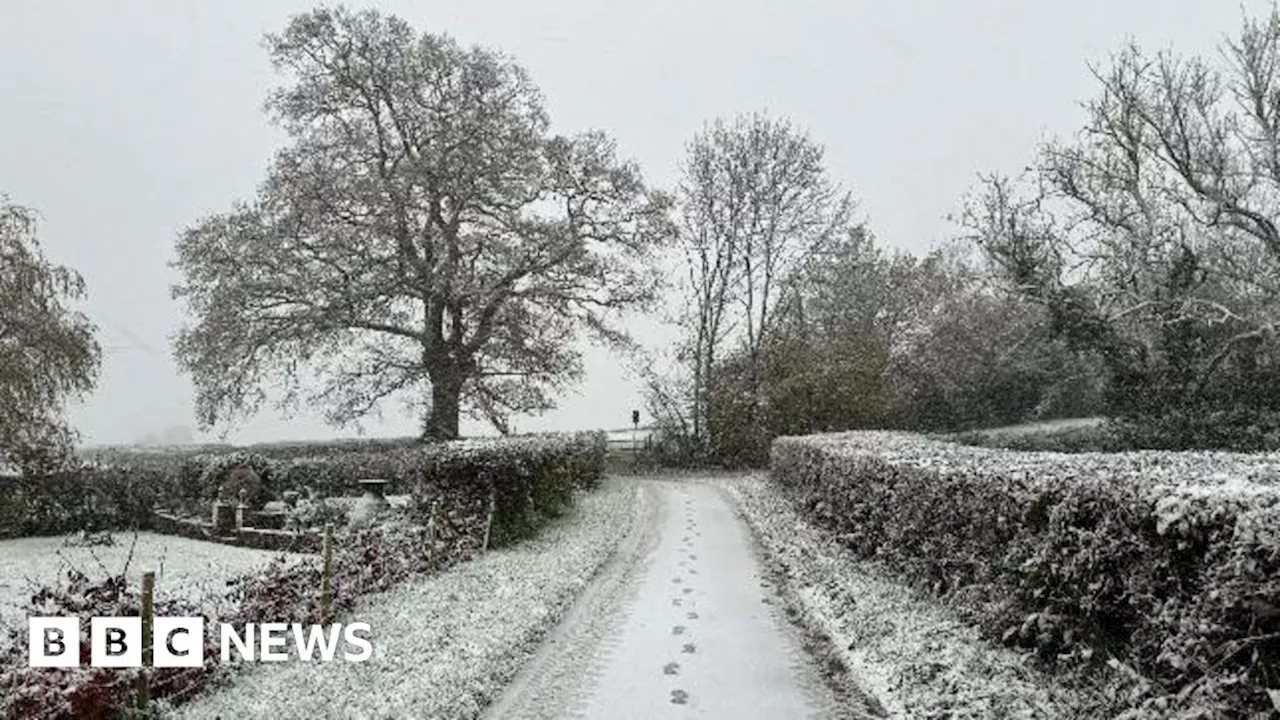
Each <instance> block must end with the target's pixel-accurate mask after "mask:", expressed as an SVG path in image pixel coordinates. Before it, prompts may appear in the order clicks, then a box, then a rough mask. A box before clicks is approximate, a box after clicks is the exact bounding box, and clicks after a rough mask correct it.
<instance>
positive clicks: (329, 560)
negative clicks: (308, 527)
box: [320, 521, 333, 625]
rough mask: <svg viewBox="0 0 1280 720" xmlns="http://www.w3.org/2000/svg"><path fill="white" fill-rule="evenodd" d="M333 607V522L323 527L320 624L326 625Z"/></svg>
mask: <svg viewBox="0 0 1280 720" xmlns="http://www.w3.org/2000/svg"><path fill="white" fill-rule="evenodd" d="M332 606H333V522H332V521H330V522H327V523H325V526H324V578H323V580H322V582H321V588H320V623H321V624H323V625H327V624H328V623H329V615H330V613H331V612H332Z"/></svg>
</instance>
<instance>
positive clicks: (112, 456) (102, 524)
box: [0, 432, 606, 543]
mask: <svg viewBox="0 0 1280 720" xmlns="http://www.w3.org/2000/svg"><path fill="white" fill-rule="evenodd" d="M379 443H380V444H379ZM308 447H309V448H311V449H312V451H313V454H310V455H290V454H289V453H290V452H293V451H298V450H300V449H301V448H308ZM605 448H606V442H605V437H604V434H603V433H594V432H588V433H565V434H542V435H525V436H517V437H511V438H495V439H491V440H465V441H458V442H449V443H439V444H431V445H424V444H421V443H417V444H413V445H410V444H406V441H404V440H386V441H366V442H365V443H363V444H353V443H352V442H350V441H340V442H337V443H335V444H334V445H333V446H332V447H331V446H327V445H322V444H314V445H289V446H280V447H269V448H268V449H270V450H271V451H272V453H273V454H272V455H271V456H268V455H265V454H262V453H259V452H255V451H253V450H252V449H251V448H250V449H233V450H230V451H227V452H214V453H194V454H193V453H188V452H174V453H173V454H172V455H165V454H163V453H156V452H143V453H131V452H128V451H118V452H114V453H109V452H105V451H99V452H97V453H96V454H94V455H93V456H92V458H91V459H90V458H85V459H84V463H83V465H82V467H80V468H78V469H72V470H68V471H65V472H61V473H57V474H54V475H50V476H44V477H25V478H7V477H6V478H0V538H6V537H23V536H29V535H51V534H58V533H63V532H69V531H73V530H80V529H84V528H86V527H88V528H96V529H128V528H134V527H142V528H146V527H148V520H149V517H150V515H151V511H152V510H153V509H155V508H166V509H174V508H178V509H182V510H187V511H190V512H197V513H199V514H201V515H204V514H207V513H208V512H209V503H210V502H211V501H212V500H213V499H214V497H216V495H217V493H218V488H219V486H220V485H221V484H222V483H223V481H225V480H226V478H227V476H228V474H229V473H230V472H231V471H232V470H234V469H235V468H237V467H241V466H247V467H251V468H253V470H254V471H255V472H256V473H257V474H258V475H259V477H260V478H261V481H262V485H263V488H264V490H265V491H266V492H267V493H268V494H269V495H270V496H272V497H277V498H278V497H279V495H280V493H282V492H283V491H285V490H298V491H302V490H305V489H307V488H310V489H312V490H315V491H316V492H318V493H319V494H320V495H322V496H338V495H355V494H359V492H360V491H359V488H358V487H357V485H356V481H357V480H360V479H362V478H387V479H389V480H391V481H392V485H391V488H390V491H391V492H393V493H405V494H414V495H415V497H419V498H422V499H424V500H425V501H427V506H425V507H424V508H423V511H422V512H423V513H424V514H425V513H429V512H430V506H429V505H430V502H431V501H434V500H438V499H441V498H444V499H445V500H446V501H447V502H444V503H443V504H444V505H446V506H447V508H446V509H448V510H451V511H454V512H455V513H459V512H461V513H464V514H468V515H470V514H473V512H479V511H481V510H483V511H484V513H485V515H486V516H487V512H488V504H489V494H490V490H493V492H494V494H495V503H496V507H495V519H494V528H493V531H494V532H495V533H496V534H495V536H494V540H495V541H497V542H499V543H501V542H503V541H505V540H506V539H507V537H508V536H511V537H513V538H514V537H519V536H522V535H525V534H527V533H528V531H529V530H530V529H532V527H534V526H536V525H537V524H538V523H539V522H540V521H541V520H540V519H539V518H543V517H549V516H554V515H555V514H556V513H558V512H559V511H560V510H562V509H563V506H564V504H565V503H566V502H567V499H568V497H569V494H568V493H569V490H570V489H571V488H573V487H589V486H591V485H593V484H594V483H595V482H597V481H598V480H599V478H600V476H601V475H602V474H603V472H604V455H605ZM286 451H288V452H286Z"/></svg>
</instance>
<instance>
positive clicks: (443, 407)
mask: <svg viewBox="0 0 1280 720" xmlns="http://www.w3.org/2000/svg"><path fill="white" fill-rule="evenodd" d="M461 395H462V382H461V381H460V380H458V379H457V378H455V377H453V376H451V375H446V376H445V377H443V378H441V379H440V380H432V382H431V411H430V412H429V413H428V415H427V421H426V424H425V427H424V428H423V439H425V440H457V439H458V415H459V410H460V406H461V403H460V397H461Z"/></svg>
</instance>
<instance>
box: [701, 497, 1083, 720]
mask: <svg viewBox="0 0 1280 720" xmlns="http://www.w3.org/2000/svg"><path fill="white" fill-rule="evenodd" d="M717 482H718V484H719V485H721V487H723V488H724V489H725V490H726V491H727V492H728V493H729V495H730V496H731V497H733V498H734V499H735V500H736V501H737V503H738V506H739V508H740V510H741V512H742V514H743V516H744V518H745V519H746V520H747V523H748V525H749V526H750V527H751V529H752V532H753V534H754V535H755V536H756V538H757V540H758V541H759V542H760V544H761V545H762V547H763V549H764V551H765V554H766V557H767V559H768V562H769V563H770V565H771V566H773V567H774V568H775V569H777V570H778V571H779V572H780V573H781V574H782V575H783V577H784V578H785V585H786V587H785V588H784V595H786V596H787V598H788V600H789V601H790V602H791V604H792V605H793V606H795V610H796V611H797V612H799V613H800V615H801V617H802V620H803V622H804V624H805V625H806V626H807V627H808V628H809V629H811V630H812V631H814V632H816V633H817V634H818V635H820V636H825V638H826V639H827V640H829V642H830V644H831V645H832V647H833V648H834V651H835V653H836V655H837V656H838V659H839V660H840V661H841V662H842V663H843V665H844V666H845V668H847V669H848V671H849V672H850V674H851V676H852V677H853V679H854V681H855V683H856V684H857V685H859V686H860V687H861V688H862V689H864V690H865V691H868V692H869V693H870V694H872V695H873V696H875V697H876V699H877V700H879V701H880V703H881V704H882V705H883V706H884V708H885V710H887V711H888V712H889V714H890V715H891V716H892V717H903V718H952V719H954V720H962V719H969V718H971V719H973V720H978V719H979V718H982V719H989V718H1020V719H1021V718H1027V719H1030V718H1037V719H1038V718H1045V719H1048V718H1073V717H1081V718H1083V717H1091V715H1090V714H1088V712H1086V711H1083V710H1080V709H1079V708H1081V707H1082V706H1083V705H1085V704H1086V703H1085V701H1086V698H1085V697H1083V696H1082V695H1081V694H1079V693H1078V692H1075V691H1072V690H1069V689H1067V688H1065V687H1063V686H1061V685H1060V684H1059V682H1058V681H1057V680H1055V679H1054V678H1051V677H1048V676H1046V675H1044V674H1042V673H1039V672H1037V671H1035V670H1034V669H1033V668H1031V667H1030V665H1029V663H1028V661H1027V660H1026V658H1025V657H1024V656H1023V655H1020V654H1018V653H1016V652H1014V651H1011V650H1008V649H1005V648H1001V647H996V646H993V645H992V644H990V643H988V642H985V641H984V640H982V639H981V638H980V637H979V635H978V630H977V629H976V628H974V627H972V626H970V625H967V624H965V623H964V622H963V621H961V620H960V619H959V617H957V615H956V614H955V613H953V612H952V611H950V610H949V609H948V608H946V607H944V606H942V605H941V604H939V603H938V602H937V601H936V600H931V599H929V598H925V597H922V596H920V595H919V594H917V593H914V592H912V591H911V590H910V589H908V588H907V587H905V586H903V585H901V584H898V583H894V582H891V581H889V580H887V579H885V576H884V575H883V574H880V573H878V572H877V571H876V570H875V568H874V567H873V566H870V565H868V564H867V563H864V562H860V561H859V560H857V559H856V558H854V557H852V556H851V555H850V554H849V553H848V552H847V551H846V550H845V549H844V548H842V547H840V545H839V544H838V543H836V542H835V540H834V538H833V537H831V535H830V534H829V533H827V532H825V531H823V530H822V529H820V528H816V527H814V526H813V525H812V524H810V523H809V522H808V521H807V520H806V519H805V518H804V517H803V516H801V515H800V514H798V513H797V512H796V511H795V510H794V509H793V508H792V506H791V504H790V503H789V502H788V501H787V499H786V498H785V497H783V496H782V495H780V494H779V492H778V490H777V488H775V487H774V486H773V485H771V484H770V483H769V481H768V478H767V477H766V476H765V475H762V474H754V475H750V476H744V477H738V478H731V479H730V478H724V479H720V480H718V481H717Z"/></svg>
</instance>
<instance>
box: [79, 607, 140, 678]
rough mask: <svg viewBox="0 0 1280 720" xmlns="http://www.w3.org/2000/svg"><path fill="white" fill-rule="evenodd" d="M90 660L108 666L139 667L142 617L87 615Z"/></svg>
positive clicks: (91, 662) (97, 665)
mask: <svg viewBox="0 0 1280 720" xmlns="http://www.w3.org/2000/svg"><path fill="white" fill-rule="evenodd" d="M89 664H90V665H93V666H94V667H110V668H128V667H142V618H140V617H95V618H90V619H89Z"/></svg>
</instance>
